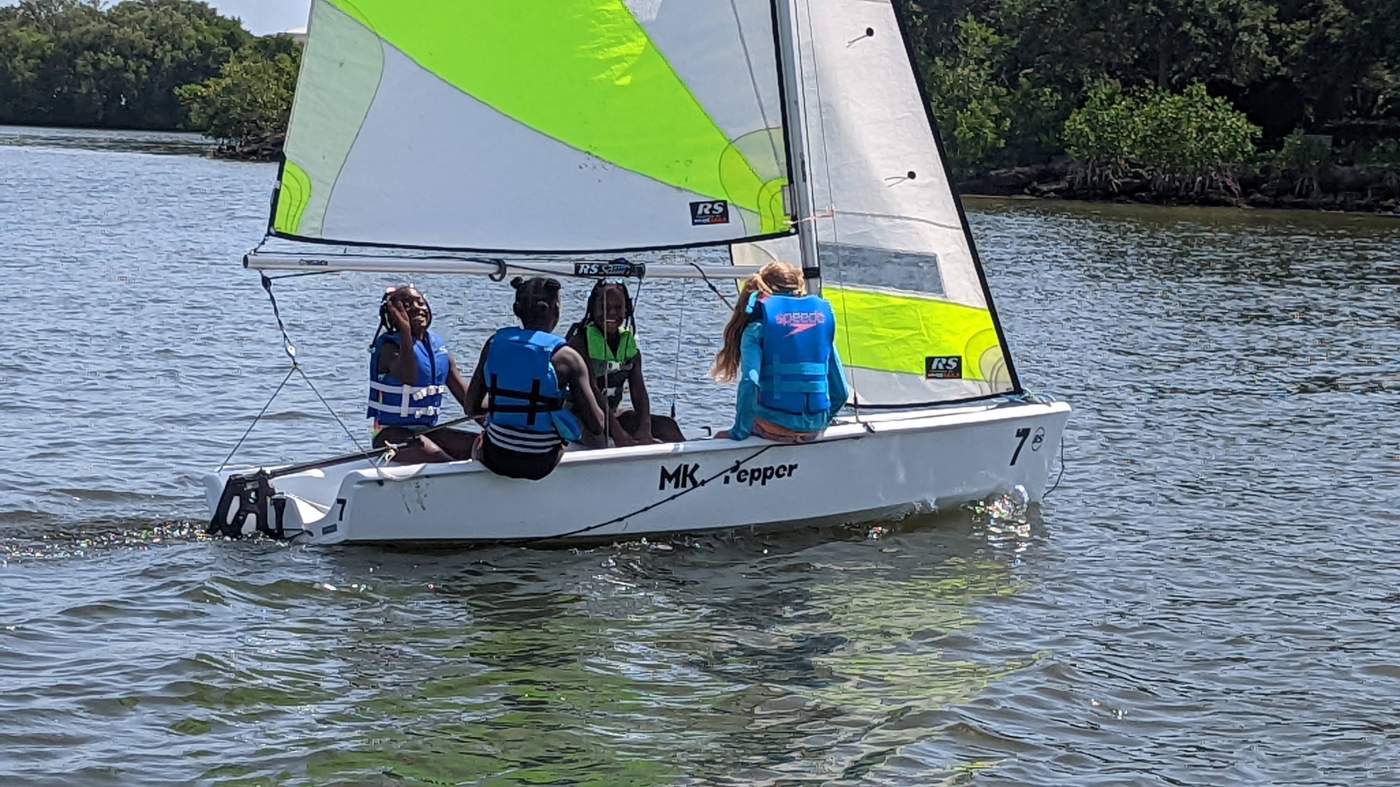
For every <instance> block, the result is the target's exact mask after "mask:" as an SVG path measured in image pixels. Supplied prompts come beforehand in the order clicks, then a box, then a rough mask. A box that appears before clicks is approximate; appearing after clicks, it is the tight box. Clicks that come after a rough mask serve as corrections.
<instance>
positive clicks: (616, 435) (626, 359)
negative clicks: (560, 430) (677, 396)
mask: <svg viewBox="0 0 1400 787" xmlns="http://www.w3.org/2000/svg"><path fill="white" fill-rule="evenodd" d="M565 338H566V340H567V341H568V343H569V346H570V347H572V348H574V350H575V351H576V352H577V353H578V354H579V355H581V356H583V358H584V359H585V360H586V361H587V362H588V373H589V377H590V378H591V379H592V380H593V395H594V396H595V397H596V398H597V399H598V403H599V404H600V405H602V406H603V409H604V410H605V411H606V413H607V420H608V423H607V428H606V430H605V431H604V432H589V431H585V432H584V435H583V444H584V445H585V446H587V447H589V448H607V447H608V440H609V438H611V440H612V444H613V445H615V446H617V447H619V448H621V447H626V446H631V445H649V444H651V443H680V442H684V441H685V435H683V434H681V429H680V426H678V425H677V424H676V422H675V420H673V419H671V418H667V417H666V416H664V415H652V413H651V397H650V396H648V395H647V386H646V382H645V380H643V378H642V351H641V350H640V349H639V348H638V347H637V335H636V330H635V323H634V322H633V316H632V294H631V293H630V292H628V291H627V285H626V284H622V283H620V282H608V281H606V280H599V282H598V283H597V284H595V285H593V289H592V290H591V291H590V292H589V293H588V306H587V307H586V309H585V314H584V318H583V319H582V320H579V321H578V322H577V323H575V324H574V326H573V327H572V328H570V329H569V333H568V335H567V336H566V337H565ZM623 386H626V387H627V390H628V392H629V394H630V396H631V399H632V409H630V410H623V411H621V412H619V411H618V408H619V406H620V405H621V404H622V388H623Z"/></svg>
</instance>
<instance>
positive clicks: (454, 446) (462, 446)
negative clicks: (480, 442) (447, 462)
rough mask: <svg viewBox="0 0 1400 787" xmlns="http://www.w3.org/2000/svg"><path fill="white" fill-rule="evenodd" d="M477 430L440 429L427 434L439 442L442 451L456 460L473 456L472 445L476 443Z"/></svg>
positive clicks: (429, 437)
mask: <svg viewBox="0 0 1400 787" xmlns="http://www.w3.org/2000/svg"><path fill="white" fill-rule="evenodd" d="M476 435H477V433H476V432H465V431H461V430H458V429H439V430H437V431H436V432H433V433H431V434H429V435H428V436H427V439H430V440H432V441H433V442H434V443H436V444H437V446H438V448H440V449H442V452H443V453H444V454H446V455H448V456H449V457H451V458H452V461H454V462H460V461H462V460H464V459H471V458H472V447H473V446H475V445H476Z"/></svg>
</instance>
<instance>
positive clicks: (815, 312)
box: [753, 295, 836, 415]
mask: <svg viewBox="0 0 1400 787" xmlns="http://www.w3.org/2000/svg"><path fill="white" fill-rule="evenodd" d="M753 319H754V320H760V321H762V324H763V362H762V365H761V366H760V369H759V381H758V403H759V404H760V405H762V406H764V407H767V408H769V409H771V410H777V411H779V412H784V413H791V414H793V415H819V414H821V413H826V412H829V411H830V410H831V393H830V391H829V390H828V386H827V367H828V364H830V362H831V352H832V342H834V341H835V340H836V314H835V313H834V312H832V310H831V304H830V303H827V301H826V300H825V299H823V298H820V297H817V296H815V295H808V296H795V295H774V296H771V297H768V298H764V299H763V300H761V301H760V302H759V303H758V308H756V309H755V310H754V313H753Z"/></svg>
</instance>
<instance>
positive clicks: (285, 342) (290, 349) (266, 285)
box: [219, 239, 383, 474]
mask: <svg viewBox="0 0 1400 787" xmlns="http://www.w3.org/2000/svg"><path fill="white" fill-rule="evenodd" d="M264 242H266V239H264ZM259 248H261V244H259ZM331 272H332V271H316V272H315V273H331ZM299 275H312V274H292V275H291V276H277V277H271V276H268V275H267V274H265V273H263V274H261V279H262V287H263V289H264V290H266V291H267V299H268V301H270V302H271V303H272V316H273V318H274V319H276V321H277V330H278V332H279V333H281V334H282V352H283V353H285V354H286V356H287V359H288V360H289V361H291V365H292V368H290V369H288V370H287V376H286V377H284V378H282V383H281V384H280V385H278V386H277V390H275V391H273V392H272V397H271V398H269V399H268V400H267V404H264V405H263V408H262V410H261V411H260V412H259V413H258V415H257V417H256V418H254V419H253V422H252V423H251V424H249V425H248V429H247V430H246V431H244V433H243V436H242V437H240V438H239V439H238V442H237V443H236V444H234V446H233V450H232V451H229V454H228V456H226V457H224V461H223V463H222V464H220V465H219V470H223V469H224V468H225V467H227V466H228V463H229V461H230V460H232V459H233V457H234V455H235V454H237V453H238V449H239V448H241V447H242V446H243V443H244V441H245V440H247V439H248V435H250V434H252V432H253V429H254V428H255V427H256V426H257V425H258V423H259V422H261V421H262V419H263V416H265V415H266V414H267V410H268V408H270V407H271V406H272V403H273V402H274V401H276V399H277V397H278V395H279V394H281V393H282V390H283V389H284V388H286V387H287V382H288V381H289V380H291V379H292V375H294V374H300V375H301V379H302V380H304V381H305V382H306V385H307V387H308V388H310V389H311V392H312V393H314V394H315V395H316V398H317V399H319V400H320V402H321V404H322V405H324V406H325V408H326V411H327V412H329V413H330V414H331V417H332V418H334V419H335V422H336V423H337V424H339V425H340V428H341V429H342V430H343V431H344V432H345V436H346V437H349V438H350V442H351V443H353V444H354V446H355V450H357V451H359V452H360V454H361V455H362V456H364V458H366V459H371V460H372V459H373V457H372V455H371V454H372V452H371V451H369V450H367V449H366V448H365V447H364V445H362V444H361V443H360V440H359V438H357V437H355V433H354V432H352V431H351V430H350V427H348V426H346V424H345V421H344V420H343V419H341V417H340V415H339V414H338V413H336V411H335V408H334V407H332V406H331V403H330V402H329V401H327V400H326V397H325V396H323V395H322V394H321V390H320V389H319V388H317V387H316V383H315V382H314V381H313V380H312V379H311V377H310V375H308V374H307V373H306V370H305V369H303V368H302V366H301V364H300V363H299V362H298V361H297V348H296V345H295V344H294V343H293V342H292V337H291V336H290V335H289V334H288V333H287V324H286V323H285V322H283V320H282V310H281V308H280V307H279V306H278V304H277V296H276V295H274V294H273V292H272V282H273V281H274V280H275V279H284V278H295V277H296V276H299ZM375 471H376V472H378V473H381V474H382V473H383V469H382V468H380V467H379V466H378V465H377V464H376V465H375Z"/></svg>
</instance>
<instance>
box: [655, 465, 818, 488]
mask: <svg viewBox="0 0 1400 787" xmlns="http://www.w3.org/2000/svg"><path fill="white" fill-rule="evenodd" d="M699 472H700V465H699V463H698V462H697V463H692V464H684V465H676V466H675V467H666V466H664V465H663V466H662V467H661V481H660V482H659V483H658V484H657V485H656V488H657V489H658V490H661V491H665V490H666V489H668V488H669V489H693V488H695V487H697V486H700V485H701V484H704V483H711V482H713V481H719V482H721V483H723V484H725V485H726V486H727V485H730V484H737V485H739V486H768V482H769V481H778V480H780V479H783V478H792V477H793V476H794V475H796V474H797V463H796V462H794V463H792V464H783V465H761V466H758V467H741V468H739V469H738V470H731V471H729V472H727V473H725V474H724V475H722V476H719V477H718V478H712V479H709V480H708V481H701V480H700V479H699V478H697V477H696V476H697V475H698V474H699Z"/></svg>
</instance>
